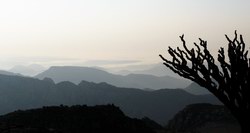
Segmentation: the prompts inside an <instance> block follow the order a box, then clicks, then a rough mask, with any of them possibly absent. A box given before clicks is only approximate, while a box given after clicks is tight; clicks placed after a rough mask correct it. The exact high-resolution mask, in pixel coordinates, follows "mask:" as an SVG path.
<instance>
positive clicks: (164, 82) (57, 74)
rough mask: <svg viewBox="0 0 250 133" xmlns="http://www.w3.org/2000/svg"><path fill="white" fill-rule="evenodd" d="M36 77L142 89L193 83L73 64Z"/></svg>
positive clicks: (176, 86) (184, 85) (174, 86)
mask: <svg viewBox="0 0 250 133" xmlns="http://www.w3.org/2000/svg"><path fill="white" fill-rule="evenodd" d="M35 77H36V78H39V79H43V78H45V77H49V78H51V79H53V80H54V81H55V82H56V83H59V82H62V81H70V82H73V83H75V84H79V83H80V82H81V81H82V80H84V81H89V82H96V83H100V82H106V83H109V84H112V85H115V86H119V87H128V88H131V87H132V88H141V89H145V88H150V89H162V88H185V87H187V86H188V85H189V84H190V83H191V82H190V81H188V80H185V79H178V78H174V77H170V76H162V77H157V76H153V75H146V74H129V75H126V76H122V75H115V74H111V73H108V72H106V71H103V70H100V69H96V68H91V67H73V66H53V67H50V68H49V69H48V70H46V71H44V72H42V73H40V74H38V75H36V76H35Z"/></svg>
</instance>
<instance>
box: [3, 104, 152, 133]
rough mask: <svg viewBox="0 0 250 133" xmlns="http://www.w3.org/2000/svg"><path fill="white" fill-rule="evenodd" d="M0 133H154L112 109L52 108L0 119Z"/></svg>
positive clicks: (99, 107)
mask: <svg viewBox="0 0 250 133" xmlns="http://www.w3.org/2000/svg"><path fill="white" fill-rule="evenodd" d="M0 132H1V133H23V132H25V133H26V132H29V133H37V132H43V133H44V132H45V133H52V132H53V133H55V132H57V133H84V132H86V133H101V132H103V133H153V132H154V131H153V130H152V129H151V128H150V127H148V126H146V124H145V123H144V122H143V121H142V120H139V119H131V118H129V117H127V116H125V115H124V114H123V112H122V111H121V110H120V109H119V108H118V107H115V106H113V105H105V106H104V105H102V106H100V105H99V106H93V107H88V106H72V107H67V106H60V107H58V106H54V107H43V108H41V109H32V110H26V111H15V112H13V113H9V114H7V115H4V116H1V117H0Z"/></svg>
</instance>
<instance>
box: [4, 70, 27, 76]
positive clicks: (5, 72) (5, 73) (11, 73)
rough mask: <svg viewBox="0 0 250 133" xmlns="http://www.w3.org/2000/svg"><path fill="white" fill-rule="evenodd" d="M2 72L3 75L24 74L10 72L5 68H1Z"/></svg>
mask: <svg viewBox="0 0 250 133" xmlns="http://www.w3.org/2000/svg"><path fill="white" fill-rule="evenodd" d="M0 74H2V75H12V76H14V75H15V76H22V75H21V74H19V73H13V72H9V71H4V70H0Z"/></svg>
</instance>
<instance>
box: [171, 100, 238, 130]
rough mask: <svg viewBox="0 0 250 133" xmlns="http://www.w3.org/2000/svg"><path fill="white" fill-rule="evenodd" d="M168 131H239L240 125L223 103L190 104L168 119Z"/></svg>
mask: <svg viewBox="0 0 250 133" xmlns="http://www.w3.org/2000/svg"><path fill="white" fill-rule="evenodd" d="M167 129H168V130H169V133H215V132H216V133H239V132H240V126H239V124H238V123H237V121H236V119H235V118H234V117H233V116H232V114H231V113H230V111H229V110H228V109H227V108H226V107H225V106H223V105H212V104H207V103H201V104H191V105H188V106H186V107H185V108H184V109H183V110H182V111H180V112H179V113H177V114H176V115H175V117H174V118H173V119H172V120H170V121H169V124H168V126H167Z"/></svg>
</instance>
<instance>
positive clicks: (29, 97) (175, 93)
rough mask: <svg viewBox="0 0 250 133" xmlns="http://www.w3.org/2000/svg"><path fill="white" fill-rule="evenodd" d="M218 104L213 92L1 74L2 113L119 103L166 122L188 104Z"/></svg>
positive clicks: (131, 113)
mask: <svg viewBox="0 0 250 133" xmlns="http://www.w3.org/2000/svg"><path fill="white" fill-rule="evenodd" d="M200 102H209V103H218V100H217V99H215V98H214V97H213V96H211V95H202V96H197V95H192V94H189V93H187V92H186V91H183V90H181V89H162V90H156V91H143V90H141V89H133V88H120V87H115V86H112V85H109V84H107V83H98V84H97V83H93V82H87V81H82V82H81V83H80V84H79V85H75V84H73V83H71V82H68V81H65V82H60V83H58V84H55V83H54V82H53V81H52V80H51V79H48V78H47V79H45V80H38V79H33V78H27V77H19V76H7V75H0V107H1V108H0V113H1V114H3V113H8V112H10V111H14V110H17V109H28V108H37V107H42V106H48V105H60V104H65V105H76V104H80V105H82V104H87V105H97V104H109V103H113V104H115V105H117V106H119V107H120V108H121V109H122V110H123V111H124V112H125V114H126V115H128V116H131V117H137V118H142V117H145V116H147V117H149V118H150V119H153V120H154V121H156V122H158V123H160V124H162V125H165V124H167V121H168V120H169V119H170V118H171V117H172V116H173V115H174V114H176V112H178V111H179V110H181V109H182V108H184V107H185V106H186V105H188V104H192V103H200Z"/></svg>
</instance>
